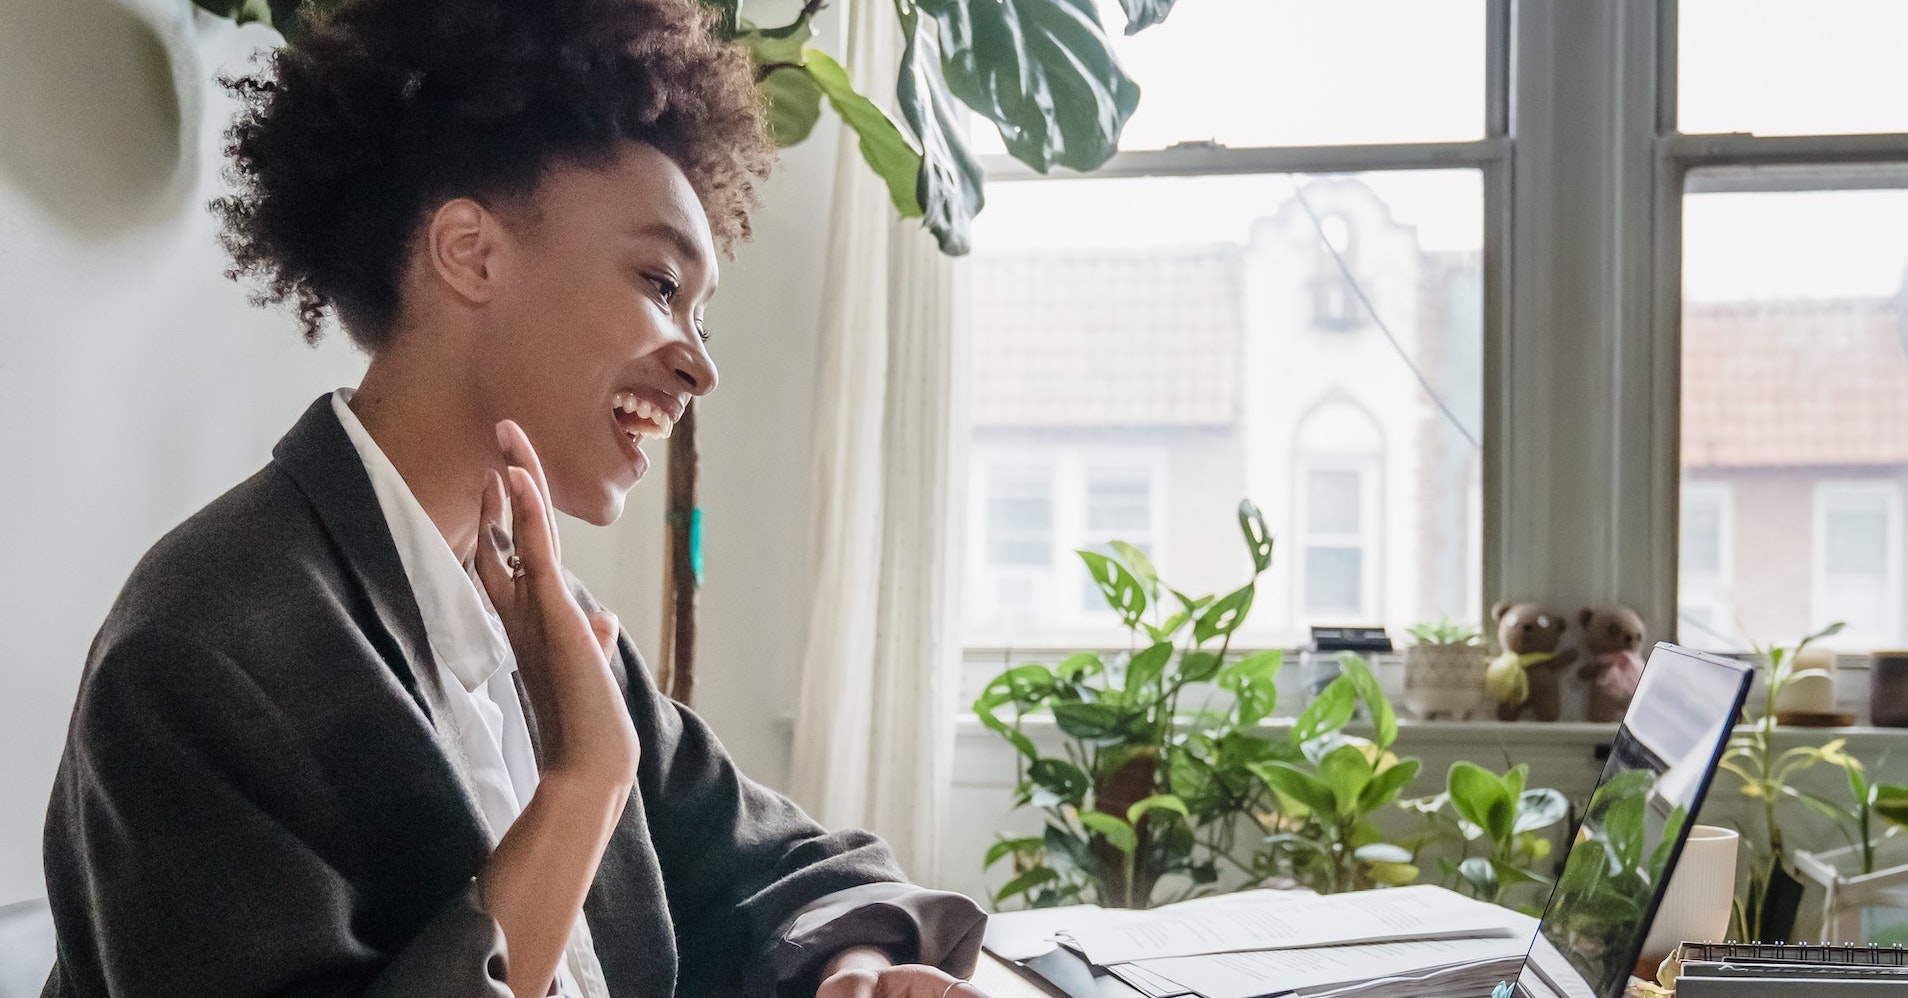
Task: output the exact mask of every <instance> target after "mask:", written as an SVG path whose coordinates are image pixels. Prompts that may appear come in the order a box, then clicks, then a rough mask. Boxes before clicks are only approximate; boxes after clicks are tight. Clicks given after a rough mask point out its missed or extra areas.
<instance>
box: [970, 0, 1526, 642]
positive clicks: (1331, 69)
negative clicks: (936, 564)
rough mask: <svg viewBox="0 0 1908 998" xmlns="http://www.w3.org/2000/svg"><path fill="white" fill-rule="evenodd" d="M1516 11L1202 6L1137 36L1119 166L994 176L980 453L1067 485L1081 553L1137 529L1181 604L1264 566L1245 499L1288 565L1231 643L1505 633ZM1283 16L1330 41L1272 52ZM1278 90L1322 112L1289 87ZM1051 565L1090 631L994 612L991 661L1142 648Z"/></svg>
mask: <svg viewBox="0 0 1908 998" xmlns="http://www.w3.org/2000/svg"><path fill="white" fill-rule="evenodd" d="M1100 7H1101V8H1102V15H1103V17H1105V18H1108V19H1110V20H1111V22H1112V23H1115V24H1117V23H1120V21H1121V18H1122V15H1121V14H1120V13H1119V7H1118V3H1117V0H1104V2H1103V3H1100ZM1492 10H1493V8H1492V5H1491V4H1489V3H1487V2H1485V0H1202V2H1201V3H1198V4H1182V5H1180V7H1178V8H1176V9H1175V10H1174V12H1173V15H1172V18H1171V19H1170V21H1169V23H1167V24H1163V25H1161V26H1159V27H1158V28H1155V29H1151V30H1149V31H1146V32H1144V33H1142V34H1140V35H1137V36H1134V37H1131V38H1117V39H1116V40H1115V43H1116V46H1117V47H1118V48H1119V50H1120V53H1121V57H1122V60H1123V61H1124V62H1125V63H1126V65H1127V67H1128V69H1129V70H1130V71H1131V72H1132V74H1133V75H1134V77H1135V78H1136V79H1138V80H1140V81H1141V82H1142V85H1143V86H1145V87H1146V97H1145V100H1144V101H1143V102H1142V107H1141V110H1140V112H1139V113H1138V114H1137V115H1136V116H1135V117H1134V119H1133V121H1132V123H1131V124H1130V125H1129V126H1128V129H1127V132H1126V134H1125V137H1124V141H1123V143H1122V149H1123V151H1122V153H1121V154H1120V156H1119V157H1117V158H1116V159H1115V161H1114V162H1113V163H1112V164H1109V166H1108V167H1107V168H1105V169H1102V170H1100V171H1098V172H1096V173H1094V174H1091V175H1087V176H1084V177H1082V176H1077V175H1063V174H1056V175H1053V176H1037V175H1033V174H1031V173H1030V172H1027V171H1024V170H1019V169H1017V167H1016V166H1015V165H1014V164H1012V162H1011V161H1009V160H1005V158H1004V157H996V158H993V159H990V160H989V161H988V166H989V169H990V178H989V186H988V192H987V196H988V204H987V209H986V211H985V212H983V213H982V214H981V215H980V216H979V217H978V218H977V219H976V220H975V223H974V229H973V245H974V252H973V254H972V255H971V256H970V257H969V258H968V262H967V264H966V267H967V274H966V282H965V283H966V286H967V287H968V288H969V289H971V290H970V297H969V303H968V305H969V307H968V308H967V309H966V310H965V314H966V316H967V322H968V325H969V342H970V343H971V351H972V353H971V355H972V358H973V360H972V382H971V383H972V386H973V388H972V399H971V404H970V411H971V426H972V430H971V433H972V436H971V446H972V453H973V454H974V455H976V456H977V457H978V456H981V455H990V454H1003V455H1004V454H1009V453H1011V454H1018V455H1037V456H1038V459H1039V460H1041V461H1042V462H1045V463H1047V464H1050V465H1051V466H1052V467H1054V468H1055V469H1057V471H1056V483H1057V484H1056V491H1055V493H1054V502H1055V510H1056V514H1055V515H1056V528H1055V529H1056V533H1057V549H1058V550H1059V551H1061V552H1068V551H1071V550H1072V549H1073V548H1074V547H1079V546H1087V547H1098V548H1101V549H1104V547H1105V545H1106V544H1107V542H1109V541H1111V540H1113V539H1116V538H1117V539H1120V540H1124V541H1127V542H1129V543H1132V544H1134V545H1136V546H1138V547H1140V548H1141V549H1142V550H1144V551H1147V552H1148V554H1149V555H1150V556H1151V557H1153V558H1154V560H1155V563H1156V564H1157V565H1158V567H1159V570H1160V573H1161V575H1162V576H1163V577H1164V578H1165V579H1166V581H1167V582H1168V583H1170V584H1172V585H1174V586H1176V587H1177V588H1180V589H1182V590H1184V591H1187V592H1191V593H1206V592H1213V593H1223V592H1227V591H1230V590H1231V589H1233V588H1236V587H1237V586H1238V585H1240V584H1241V583H1242V582H1244V581H1245V580H1246V579H1248V578H1250V576H1251V563H1250V559H1249V558H1248V556H1247V554H1246V550H1245V547H1244V545H1243V543H1242V542H1241V539H1240V537H1239V529H1238V524H1237V518H1236V510H1237V507H1238V504H1239V502H1240V500H1242V499H1248V498H1249V499H1251V500H1252V501H1254V502H1255V503H1256V504H1257V505H1258V506H1259V507H1260V509H1261V510H1262V511H1263V512H1264V513H1265V515H1266V517H1267V521H1268V525H1269V526H1270V527H1271V529H1272V530H1273V532H1274V534H1275V537H1276V539H1277V542H1278V547H1277V549H1276V552H1275V554H1274V558H1273V566H1272V569H1271V570H1270V571H1269V572H1268V573H1267V574H1266V575H1265V576H1264V577H1262V578H1261V580H1260V592H1259V597H1258V599H1257V601H1255V604H1254V608H1253V611H1252V614H1251V617H1250V618H1249V620H1248V623H1247V626H1246V628H1245V629H1244V630H1243V631H1241V632H1240V634H1239V635H1238V636H1237V638H1238V640H1237V641H1236V642H1235V646H1243V645H1247V644H1250V645H1254V646H1273V645H1287V646H1290V645H1295V644H1298V643H1300V642H1303V641H1304V640H1306V628H1307V626H1308V625H1310V624H1312V623H1314V622H1325V621H1329V622H1332V623H1340V624H1343V623H1357V624H1384V625H1386V626H1389V627H1391V628H1392V629H1393V630H1394V631H1395V632H1397V633H1400V634H1402V630H1403V628H1404V627H1405V626H1406V625H1408V624H1410V623H1414V622H1416V621H1418V620H1421V619H1427V618H1435V617H1436V616H1438V615H1439V614H1440V613H1450V614H1453V615H1455V616H1460V617H1462V616H1480V615H1481V609H1480V607H1481V587H1482V574H1483V573H1482V565H1481V557H1482V553H1483V548H1484V544H1483V541H1482V533H1483V531H1482V524H1481V518H1482V508H1481V507H1482V503H1481V501H1480V495H1481V492H1482V482H1481V476H1482V473H1483V467H1484V461H1483V460H1482V452H1481V447H1482V440H1483V429H1482V426H1483V421H1484V420H1483V406H1484V391H1483V370H1484V359H1483V358H1484V349H1483V337H1484V326H1485V323H1486V313H1487V310H1488V306H1487V303H1486V301H1485V298H1484V283H1485V277H1484V274H1485V259H1484V255H1485V232H1486V230H1487V228H1488V227H1489V225H1490V223H1489V219H1490V218H1491V211H1492V210H1493V209H1492V208H1491V207H1490V206H1489V205H1487V194H1486V191H1487V186H1488V184H1489V181H1490V178H1491V177H1492V176H1493V175H1494V171H1499V170H1501V169H1503V168H1504V162H1505V159H1504V155H1503V153H1504V147H1503V146H1502V145H1501V144H1500V143H1497V142H1488V141H1484V139H1485V137H1486V135H1487V133H1488V132H1490V131H1491V130H1492V129H1493V128H1494V127H1495V128H1500V129H1501V125H1498V126H1493V125H1492V123H1491V116H1490V113H1489V106H1488V105H1491V104H1492V103H1493V99H1492V98H1490V95H1489V87H1488V86H1487V80H1486V78H1487V76H1489V75H1490V73H1489V72H1488V70H1489V66H1488V65H1487V63H1488V60H1487V59H1486V55H1485V50H1486V47H1487V40H1488V37H1487V36H1488V35H1489V32H1488V31H1487V30H1486V25H1487V22H1488V21H1489V20H1490V18H1491V17H1493V16H1504V14H1505V12H1502V11H1500V12H1498V14H1493V13H1492ZM1504 22H1505V23H1507V16H1504ZM1259 29H1263V30H1265V31H1267V32H1271V33H1272V35H1281V36H1292V35H1295V33H1304V34H1306V35H1307V36H1308V37H1312V38H1316V39H1331V40H1332V41H1330V42H1329V43H1322V44H1319V45H1316V46H1294V47H1287V48H1282V49H1281V55H1280V57H1279V58H1278V59H1275V60H1269V61H1268V60H1266V59H1264V58H1262V57H1261V56H1259V55H1252V56H1251V57H1249V58H1248V57H1247V56H1246V49H1248V48H1252V49H1253V50H1254V51H1255V52H1256V48H1254V46H1247V45H1245V44H1244V42H1243V39H1244V38H1245V36H1246V35H1249V34H1250V33H1251V32H1252V31H1255V30H1259ZM1234 49H1237V50H1239V56H1240V57H1239V58H1237V59H1233V58H1229V57H1227V55H1226V53H1227V52H1230V51H1233V50H1234ZM1399 73H1405V74H1408V75H1409V76H1410V77H1411V78H1412V79H1414V80H1415V81H1416V82H1417V83H1418V84H1419V86H1416V87H1412V88H1405V89H1401V88H1399V87H1397V86H1396V85H1395V80H1396V79H1397V78H1398V74H1399ZM1228 74H1231V76H1234V77H1237V79H1235V80H1232V81H1230V84H1229V83H1228V79H1227V76H1228ZM1268 74H1270V76H1268ZM1321 79H1332V80H1334V81H1337V84H1336V85H1334V86H1332V87H1323V88H1321V87H1318V86H1317V85H1316V83H1317V81H1318V80H1321ZM1279 81H1289V82H1290V84H1291V88H1290V90H1289V92H1291V93H1299V92H1303V93H1305V94H1306V95H1307V96H1306V97H1305V98H1304V99H1290V100H1276V101H1272V100H1266V99H1264V95H1265V94H1267V93H1269V92H1271V91H1270V90H1268V88H1269V87H1272V88H1276V86H1277V84H1278V82H1279ZM1500 86H1501V81H1500ZM1228 95H1230V96H1228ZM990 135H991V133H989V132H988V131H987V130H986V129H984V128H983V129H982V130H981V131H980V132H978V133H977V138H978V139H979V141H980V143H981V144H982V146H983V148H986V147H987V144H988V143H989V142H992V143H993V146H992V147H993V148H998V143H997V139H995V138H990ZM1324 143H1336V144H1337V145H1331V146H1323V147H1321V144H1324ZM1314 163H1323V164H1324V166H1325V167H1326V168H1323V169H1310V168H1304V169H1300V168H1295V165H1297V164H1314ZM1075 483H1077V484H1075ZM1076 488H1077V490H1078V492H1077V495H1078V496H1079V500H1078V505H1077V506H1075V505H1074V500H1073V499H1071V498H1069V497H1070V496H1072V495H1075V494H1076V493H1075V492H1074V491H1073V490H1075V489H1076ZM1070 509H1077V510H1078V511H1079V512H1078V514H1077V515H1078V517H1079V523H1078V526H1077V529H1075V528H1074V527H1073V526H1072V525H1071V520H1070V518H1071V517H1073V516H1074V515H1076V514H1074V513H1071V512H1068V511H1069V510H1070ZM1347 517H1349V519H1347ZM1387 538H1389V539H1392V540H1391V541H1390V542H1389V543H1382V542H1383V541H1384V540H1385V539H1387ZM970 563H972V559H970ZM1054 571H1055V572H1056V573H1057V574H1058V575H1059V576H1060V577H1061V581H1060V582H1059V583H1058V588H1057V589H1056V590H1055V591H1056V592H1057V593H1058V599H1059V600H1060V602H1059V604H1058V605H1059V607H1061V608H1064V607H1066V606H1067V605H1068V604H1077V605H1079V606H1080V607H1081V612H1080V614H1079V615H1077V616H1070V615H1069V614H1067V613H1066V612H1064V609H1061V610H1056V611H1055V612H1054V613H1051V614H1049V615H1048V616H1047V618H1046V619H1043V620H1022V621H1020V622H1018V623H1013V622H1009V621H1007V620H1005V619H1004V618H1003V617H1002V616H1001V615H1000V614H999V613H998V612H995V609H994V608H990V607H989V606H981V607H979V608H976V607H973V606H970V607H969V612H968V613H967V614H966V616H965V620H964V625H963V633H964V636H965V640H966V642H967V644H968V645H969V647H970V648H976V649H988V648H992V647H995V646H1000V645H1007V646H1012V647H1015V648H1026V647H1029V646H1052V647H1055V648H1068V647H1098V646H1108V647H1124V646H1125V644H1126V640H1127V639H1126V637H1125V633H1124V631H1123V630H1121V629H1120V628H1119V627H1118V625H1117V620H1116V619H1115V618H1114V617H1113V615H1112V614H1111V613H1109V612H1107V611H1106V609H1105V608H1104V601H1103V599H1102V597H1101V596H1100V594H1099V592H1098V590H1097V588H1095V587H1094V586H1093V584H1092V581H1091V580H1090V579H1089V578H1088V577H1087V573H1086V572H1085V570H1084V568H1083V567H1082V566H1081V565H1079V564H1078V562H1077V560H1076V559H1073V558H1071V557H1069V556H1065V555H1064V554H1063V556H1061V557H1059V558H1058V559H1057V560H1056V561H1055V562H1054ZM974 588H975V587H972V586H970V587H968V591H969V592H972V591H973V590H974ZM998 661H999V658H998V656H988V663H989V665H990V666H991V665H994V664H997V663H998Z"/></svg>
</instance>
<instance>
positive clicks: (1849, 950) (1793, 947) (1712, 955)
mask: <svg viewBox="0 0 1908 998" xmlns="http://www.w3.org/2000/svg"><path fill="white" fill-rule="evenodd" d="M1683 959H1684V960H1685V961H1688V962H1710V963H1725V962H1730V961H1753V962H1757V963H1814V964H1828V965H1830V966H1837V967H1908V949H1904V948H1903V947H1901V946H1872V945H1862V944H1859V943H1684V944H1683Z"/></svg>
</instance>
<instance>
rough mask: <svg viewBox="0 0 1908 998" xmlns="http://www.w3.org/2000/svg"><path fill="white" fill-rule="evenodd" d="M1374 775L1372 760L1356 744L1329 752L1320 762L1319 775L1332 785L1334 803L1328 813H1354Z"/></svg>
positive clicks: (1327, 783)
mask: <svg viewBox="0 0 1908 998" xmlns="http://www.w3.org/2000/svg"><path fill="white" fill-rule="evenodd" d="M1371 775H1372V773H1371V760H1369V759H1367V758H1365V752H1364V750H1363V749H1362V748H1360V747H1359V746H1357V745H1341V746H1339V747H1338V748H1335V749H1333V750H1332V751H1330V752H1328V753H1326V755H1325V758H1323V759H1320V760H1319V762H1318V778H1319V779H1320V780H1323V781H1324V782H1325V785H1326V786H1328V787H1331V788H1332V799H1333V802H1334V806H1333V807H1332V809H1331V811H1330V812H1329V813H1331V814H1351V813H1353V809H1354V808H1355V807H1356V806H1357V804H1358V795H1359V794H1361V793H1364V792H1365V786H1366V785H1367V784H1369V783H1370V782H1371Z"/></svg>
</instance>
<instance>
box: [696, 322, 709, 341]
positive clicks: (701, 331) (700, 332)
mask: <svg viewBox="0 0 1908 998" xmlns="http://www.w3.org/2000/svg"><path fill="white" fill-rule="evenodd" d="M696 335H697V336H700V337H702V342H704V343H707V342H709V327H707V326H705V325H703V324H702V323H700V322H698V323H696Z"/></svg>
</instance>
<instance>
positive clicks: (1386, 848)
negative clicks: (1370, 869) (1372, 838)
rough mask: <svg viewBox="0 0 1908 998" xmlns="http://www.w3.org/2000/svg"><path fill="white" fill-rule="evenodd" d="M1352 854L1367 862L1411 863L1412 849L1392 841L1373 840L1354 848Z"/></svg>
mask: <svg viewBox="0 0 1908 998" xmlns="http://www.w3.org/2000/svg"><path fill="white" fill-rule="evenodd" d="M1352 856H1353V857H1354V858H1356V859H1359V860H1362V861H1364V862H1366V863H1409V862H1411V850H1409V849H1406V848H1404V847H1403V846H1397V845H1393V844H1391V843H1390V842H1373V843H1371V844H1370V845H1362V846H1359V847H1358V848H1357V849H1354V850H1352Z"/></svg>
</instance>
